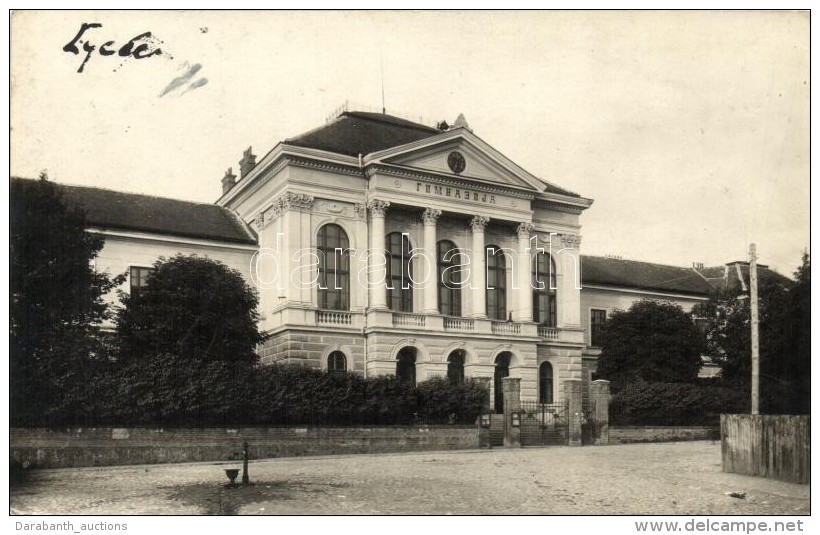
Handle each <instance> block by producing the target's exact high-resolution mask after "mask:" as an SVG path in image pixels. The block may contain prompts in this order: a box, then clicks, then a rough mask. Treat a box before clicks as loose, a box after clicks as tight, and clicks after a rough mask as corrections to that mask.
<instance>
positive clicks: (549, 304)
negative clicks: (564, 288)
mask: <svg viewBox="0 0 820 535" xmlns="http://www.w3.org/2000/svg"><path fill="white" fill-rule="evenodd" d="M539 286H542V287H540V288H539ZM556 287H557V284H556V278H555V262H554V261H553V259H552V256H550V255H549V254H547V253H537V254H536V255H535V257H534V258H533V260H532V288H533V290H532V319H533V321H534V322H535V323H537V324H539V325H544V326H545V327H555V325H556V320H555V318H556V316H555V303H556V301H557V299H556V295H555V288H556Z"/></svg>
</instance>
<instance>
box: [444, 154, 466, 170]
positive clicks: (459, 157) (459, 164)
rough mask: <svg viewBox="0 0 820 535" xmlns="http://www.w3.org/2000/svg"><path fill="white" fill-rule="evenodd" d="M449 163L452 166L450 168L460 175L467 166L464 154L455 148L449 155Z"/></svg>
mask: <svg viewBox="0 0 820 535" xmlns="http://www.w3.org/2000/svg"><path fill="white" fill-rule="evenodd" d="M447 165H449V166H450V170H451V171H452V172H453V173H455V174H457V175H458V174H460V173H461V172H462V171H464V168H465V167H467V161H466V160H465V159H464V155H463V154H461V153H460V152H458V151H457V150H454V151H453V152H451V153H450V154H449V155H448V156H447Z"/></svg>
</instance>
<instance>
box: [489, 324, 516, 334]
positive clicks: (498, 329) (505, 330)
mask: <svg viewBox="0 0 820 535" xmlns="http://www.w3.org/2000/svg"><path fill="white" fill-rule="evenodd" d="M492 329H493V334H521V324H520V323H513V322H508V321H494V322H493V323H492Z"/></svg>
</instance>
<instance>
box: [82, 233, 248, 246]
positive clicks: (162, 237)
mask: <svg viewBox="0 0 820 535" xmlns="http://www.w3.org/2000/svg"><path fill="white" fill-rule="evenodd" d="M86 230H88V232H93V233H95V234H102V235H104V236H111V237H114V238H126V239H131V240H139V241H158V242H166V243H172V244H182V245H193V246H200V247H201V246H205V247H220V248H223V249H238V250H242V251H256V250H258V249H259V246H258V245H254V244H243V243H232V242H225V241H217V240H204V239H196V238H189V237H187V236H179V235H176V234H153V233H150V232H135V231H128V230H113V229H107V228H102V227H88V228H87V229H86Z"/></svg>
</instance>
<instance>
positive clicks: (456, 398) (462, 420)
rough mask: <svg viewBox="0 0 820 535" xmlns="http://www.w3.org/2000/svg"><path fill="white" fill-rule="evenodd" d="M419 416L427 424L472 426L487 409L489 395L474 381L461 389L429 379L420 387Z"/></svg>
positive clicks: (469, 380) (448, 383)
mask: <svg viewBox="0 0 820 535" xmlns="http://www.w3.org/2000/svg"><path fill="white" fill-rule="evenodd" d="M416 391H417V392H418V399H419V414H420V416H421V418H422V419H423V420H425V421H430V422H438V423H445V422H449V423H459V424H472V423H474V422H475V419H476V418H477V417H478V415H479V414H481V413H482V412H484V407H486V406H487V400H488V396H489V393H488V392H487V390H486V389H485V388H484V386H483V385H482V384H481V383H479V382H478V381H475V380H474V379H467V380H466V381H465V382H464V383H463V384H461V385H459V384H456V383H453V382H452V381H450V380H448V379H444V378H434V379H428V380H426V381H423V382H421V383H419V384H418V385H417V386H416Z"/></svg>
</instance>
